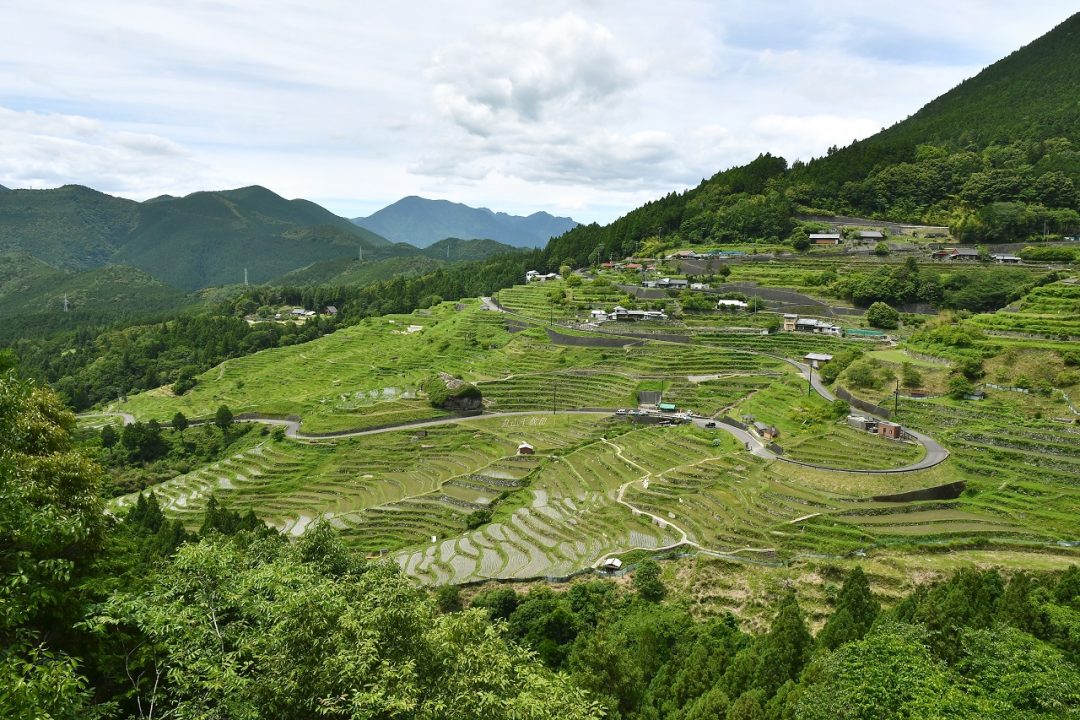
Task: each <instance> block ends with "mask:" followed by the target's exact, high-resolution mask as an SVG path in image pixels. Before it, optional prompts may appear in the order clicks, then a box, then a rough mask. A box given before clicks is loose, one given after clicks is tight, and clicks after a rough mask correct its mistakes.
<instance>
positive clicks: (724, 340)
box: [694, 330, 876, 358]
mask: <svg viewBox="0 0 1080 720" xmlns="http://www.w3.org/2000/svg"><path fill="white" fill-rule="evenodd" d="M694 342H698V343H703V344H708V345H716V346H721V347H727V348H739V349H744V350H754V351H757V352H763V353H769V354H771V355H777V356H780V357H789V358H801V357H802V356H803V355H805V354H806V353H808V352H825V353H836V352H838V351H840V350H843V349H844V348H847V347H857V348H861V349H867V350H869V349H874V348H875V347H876V343H873V342H872V341H867V340H847V339H843V338H837V337H832V336H830V335H814V334H812V333H783V332H782V333H773V334H771V335H760V334H756V333H741V332H730V331H716V330H704V331H701V332H696V333H694Z"/></svg>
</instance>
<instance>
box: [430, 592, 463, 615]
mask: <svg viewBox="0 0 1080 720" xmlns="http://www.w3.org/2000/svg"><path fill="white" fill-rule="evenodd" d="M435 606H436V607H438V608H439V612H441V613H444V614H445V613H452V612H460V611H461V610H462V608H463V605H462V602H461V588H459V587H458V586H457V585H441V586H439V588H438V589H437V590H436V591H435Z"/></svg>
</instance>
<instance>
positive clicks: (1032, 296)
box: [969, 282, 1080, 339]
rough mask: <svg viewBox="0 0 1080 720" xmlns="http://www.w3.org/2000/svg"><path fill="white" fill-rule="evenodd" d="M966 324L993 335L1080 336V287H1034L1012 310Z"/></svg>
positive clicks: (982, 316) (1061, 284)
mask: <svg viewBox="0 0 1080 720" xmlns="http://www.w3.org/2000/svg"><path fill="white" fill-rule="evenodd" d="M969 322H971V323H972V324H973V325H976V326H977V327H979V328H982V329H984V330H989V331H996V332H1009V333H1024V334H1032V335H1044V336H1048V337H1054V338H1061V339H1068V338H1076V337H1080V284H1078V283H1067V282H1056V283H1051V284H1049V285H1044V286H1043V287H1037V288H1035V289H1034V290H1032V291H1031V292H1029V293H1028V294H1027V295H1025V296H1024V298H1023V300H1021V301H1020V302H1019V303H1018V306H1017V307H1016V308H1015V309H1009V308H1006V309H1004V310H999V311H997V312H995V313H984V314H982V315H976V316H975V317H973V318H971V320H970V321H969Z"/></svg>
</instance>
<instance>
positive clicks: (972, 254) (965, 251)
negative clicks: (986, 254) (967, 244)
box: [948, 248, 979, 262]
mask: <svg viewBox="0 0 1080 720" xmlns="http://www.w3.org/2000/svg"><path fill="white" fill-rule="evenodd" d="M948 258H949V259H950V260H967V261H969V262H970V261H972V260H978V259H979V251H978V250H976V249H975V248H952V251H951V252H950V253H949V255H948Z"/></svg>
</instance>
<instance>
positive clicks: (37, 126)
mask: <svg viewBox="0 0 1080 720" xmlns="http://www.w3.org/2000/svg"><path fill="white" fill-rule="evenodd" d="M0 10H2V17H3V18H4V22H3V23H2V24H0V78H3V82H2V83H0V184H2V185H6V186H7V187H20V188H22V187H33V188H46V187H56V186H58V185H62V184H65V183H80V184H84V185H89V186H91V187H94V188H97V189H99V190H102V191H104V192H108V193H111V194H116V195H122V196H125V197H131V198H134V199H145V198H148V197H153V196H156V195H160V194H162V193H170V194H174V195H180V194H186V193H189V192H193V191H195V190H205V189H221V188H230V187H239V186H243V185H251V184H260V185H265V186H267V187H269V188H271V189H272V190H274V191H276V192H278V193H280V194H282V195H285V196H287V197H304V198H308V199H311V200H314V201H316V202H319V203H321V204H323V205H325V206H326V207H328V208H330V209H331V210H333V211H334V212H337V213H339V214H342V215H346V216H349V217H354V216H357V215H367V214H370V213H371V212H373V211H375V210H377V209H379V208H380V207H383V206H384V205H387V204H389V203H391V202H393V201H394V200H397V199H398V198H400V197H403V196H405V195H423V196H425V197H435V198H446V199H449V200H454V201H458V202H465V203H468V204H470V205H484V206H488V207H491V208H492V209H496V210H504V211H507V212H514V213H529V212H533V211H535V210H547V211H549V212H552V213H555V214H560V215H572V216H573V217H575V218H576V219H578V220H583V221H592V220H597V221H601V222H606V221H609V220H612V219H614V218H615V217H617V216H619V215H621V214H623V213H624V212H626V211H627V210H630V209H632V208H634V207H636V206H638V205H640V204H641V203H642V202H644V201H646V200H649V199H651V198H654V197H656V196H657V195H660V194H664V193H667V192H669V191H671V190H673V189H682V188H685V187H689V186H693V185H696V184H697V183H698V182H699V181H700V180H701V179H702V178H703V177H708V176H710V175H712V174H713V173H714V172H716V171H717V170H720V169H723V168H726V167H730V166H731V165H735V164H740V163H743V162H746V161H748V160H750V159H753V158H754V157H755V156H756V155H757V154H758V153H759V152H763V151H769V152H772V153H774V154H781V155H783V156H784V157H786V158H788V160H793V159H796V158H802V159H804V160H805V159H809V158H810V157H813V156H815V155H821V154H823V153H824V151H825V149H826V148H828V147H829V146H830V145H834V144H835V145H845V144H847V143H849V142H851V141H852V140H854V139H856V138H861V137H865V136H866V135H869V134H872V133H874V132H876V131H877V130H879V129H880V128H882V127H884V126H887V125H890V124H892V123H893V122H896V121H897V120H901V119H903V118H904V117H906V116H907V115H909V114H911V113H913V112H915V111H916V110H917V109H918V108H919V107H921V106H922V105H923V104H925V103H926V102H927V101H929V100H931V99H932V98H934V97H935V96H937V95H939V94H941V93H942V92H944V91H945V90H947V89H949V88H950V87H952V86H953V85H955V84H956V83H957V82H959V81H960V80H962V79H963V78H965V77H969V76H971V75H973V74H975V73H976V72H978V71H979V70H980V69H981V68H983V67H985V66H986V65H988V64H990V63H992V62H994V61H995V60H997V59H999V58H1001V57H1003V56H1004V55H1007V54H1008V53H1009V52H1011V51H1012V50H1015V49H1017V48H1018V47H1020V46H1021V45H1023V44H1026V43H1028V42H1030V41H1031V40H1033V39H1035V38H1036V37H1038V36H1039V35H1041V34H1043V33H1044V32H1046V31H1048V30H1050V29H1051V28H1052V27H1053V26H1054V25H1056V24H1058V23H1059V22H1061V21H1062V20H1064V19H1065V18H1066V17H1067V16H1068V15H1069V14H1070V13H1072V12H1074V11H1075V10H1076V7H1075V0H1066V1H1058V0H1046V1H1045V2H1039V1H1037V0H1032V1H1031V2H1027V3H1019V2H1015V0H953V1H952V2H947V3H946V2H941V0H932V1H924V0H907V1H905V2H893V1H892V0H878V1H877V2H866V1H865V0H818V1H815V2H796V1H794V0H791V1H784V0H775V1H774V0H724V1H723V2H720V1H716V0H667V2H655V0H650V1H648V2H638V1H636V0H611V1H607V0H579V1H578V2H562V1H561V0H549V1H548V2H535V0H534V1H532V2H519V1H518V0H500V1H497V2H496V1H492V2H486V1H483V0H471V1H469V2H457V3H435V2H426V3H420V2H400V1H399V2H385V1H383V0H364V1H361V2H356V0H341V1H338V0H297V1H293V0H260V1H259V2H254V1H251V2H242V1H239V0H237V1H231V0H218V1H211V0H185V2H175V0H170V1H169V2H158V1H157V0H138V1H121V0H84V1H83V2H78V3H74V2H69V1H66V0H65V1H59V0H0Z"/></svg>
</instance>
